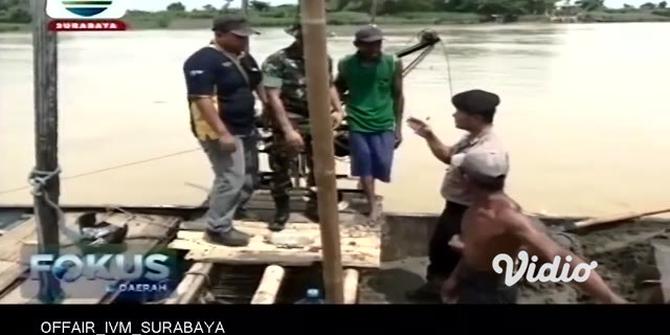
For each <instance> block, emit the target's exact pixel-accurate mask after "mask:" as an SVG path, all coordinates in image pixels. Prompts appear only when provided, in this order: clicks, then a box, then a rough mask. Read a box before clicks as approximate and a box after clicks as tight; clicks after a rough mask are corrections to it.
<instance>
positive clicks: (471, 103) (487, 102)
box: [451, 90, 500, 114]
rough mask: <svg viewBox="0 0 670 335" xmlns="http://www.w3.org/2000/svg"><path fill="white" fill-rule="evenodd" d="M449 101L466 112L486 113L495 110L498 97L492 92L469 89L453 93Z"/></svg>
mask: <svg viewBox="0 0 670 335" xmlns="http://www.w3.org/2000/svg"><path fill="white" fill-rule="evenodd" d="M451 103H452V104H454V106H455V107H456V108H458V109H459V110H460V111H463V112H465V113H468V114H486V113H491V112H493V111H495V109H496V107H498V105H499V104H500V98H499V97H498V96H497V95H496V94H494V93H490V92H486V91H482V90H470V91H465V92H461V93H458V94H456V95H454V97H453V98H451Z"/></svg>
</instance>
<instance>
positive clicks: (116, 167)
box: [0, 148, 202, 195]
mask: <svg viewBox="0 0 670 335" xmlns="http://www.w3.org/2000/svg"><path fill="white" fill-rule="evenodd" d="M200 150H202V149H200V148H196V149H190V150H184V151H179V152H175V153H171V154H167V155H163V156H159V157H153V158H148V159H143V160H140V161H134V162H129V163H125V164H121V165H116V166H111V167H107V168H103V169H99V170H94V171H89V172H84V173H80V174H76V175H72V176H67V177H63V178H61V179H62V180H70V179H76V178H81V177H86V176H91V175H95V174H100V173H103V172H108V171H113V170H118V169H122V168H126V167H130V166H134V165H140V164H145V163H150V162H154V161H158V160H162V159H166V158H171V157H175V156H180V155H184V154H188V153H192V152H196V151H200ZM54 172H55V174H60V168H58V170H57V171H51V172H49V173H54ZM49 173H46V172H44V171H36V170H35V171H33V174H38V175H39V174H43V175H44V176H42V177H37V178H35V182H36V183H44V182H45V180H49V179H51V178H52V177H53V176H52V175H50V174H49ZM31 178H33V177H32V176H31ZM31 186H32V187H33V190H35V185H33V184H32V183H31ZM29 188H30V186H24V187H17V188H13V189H7V190H2V191H0V195H4V194H8V193H14V192H19V191H24V190H27V189H29ZM33 195H35V194H34V193H33Z"/></svg>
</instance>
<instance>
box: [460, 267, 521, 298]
mask: <svg viewBox="0 0 670 335" xmlns="http://www.w3.org/2000/svg"><path fill="white" fill-rule="evenodd" d="M461 266H463V268H462V269H461V275H460V276H459V288H458V303H459V304H515V303H516V302H517V297H518V292H519V289H518V287H517V286H512V287H509V286H507V285H505V281H504V278H505V277H504V275H502V274H497V273H494V272H483V271H477V270H473V269H469V268H468V267H467V266H465V265H464V264H461Z"/></svg>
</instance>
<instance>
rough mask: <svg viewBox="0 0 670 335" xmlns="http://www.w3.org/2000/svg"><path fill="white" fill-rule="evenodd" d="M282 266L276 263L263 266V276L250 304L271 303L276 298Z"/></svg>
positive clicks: (282, 273)
mask: <svg viewBox="0 0 670 335" xmlns="http://www.w3.org/2000/svg"><path fill="white" fill-rule="evenodd" d="M285 273H286V271H284V268H283V267H281V266H278V265H270V266H268V267H267V268H265V272H263V278H261V282H260V284H259V285H258V289H256V293H254V297H253V298H252V299H251V304H252V305H272V304H274V303H275V301H276V299H277V293H279V288H280V287H281V283H282V280H283V279H284V274H285Z"/></svg>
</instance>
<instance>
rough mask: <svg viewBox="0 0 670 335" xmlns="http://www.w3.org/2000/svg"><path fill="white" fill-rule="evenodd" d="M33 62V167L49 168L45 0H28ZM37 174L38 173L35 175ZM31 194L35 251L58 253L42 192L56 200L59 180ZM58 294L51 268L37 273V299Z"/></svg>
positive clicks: (51, 106)
mask: <svg viewBox="0 0 670 335" xmlns="http://www.w3.org/2000/svg"><path fill="white" fill-rule="evenodd" d="M31 4H32V13H33V57H34V58H33V62H34V63H33V65H34V81H35V84H34V90H35V91H34V92H35V93H34V94H35V96H34V98H35V160H36V170H37V171H44V172H50V171H55V170H56V169H58V42H57V36H56V33H55V32H50V31H48V28H47V22H48V19H47V15H46V0H32V3H31ZM38 176H39V175H38ZM41 192H42V193H43V195H42V196H39V194H38V195H36V196H35V197H34V204H35V216H36V217H37V219H38V222H39V226H38V227H37V231H38V241H39V246H38V253H40V254H54V255H55V256H56V257H57V256H58V253H59V249H60V246H59V240H58V239H59V232H58V215H57V213H56V211H55V210H54V208H52V207H51V206H49V204H48V203H47V202H46V201H45V196H48V197H49V199H50V200H51V201H52V202H53V203H54V204H56V205H57V204H58V198H59V196H60V180H59V178H58V175H55V176H54V177H52V178H51V179H50V180H49V181H48V182H47V183H46V185H45V187H44V189H43V190H42V191H41ZM61 298H62V291H61V288H60V283H59V281H58V280H57V279H56V278H54V277H53V275H52V274H51V272H48V271H46V272H41V273H40V290H39V299H40V300H41V301H43V302H45V303H53V302H56V301H58V300H60V299H61Z"/></svg>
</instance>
